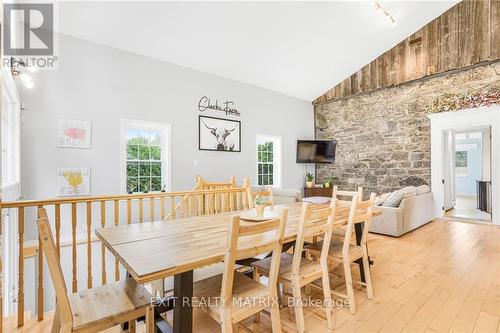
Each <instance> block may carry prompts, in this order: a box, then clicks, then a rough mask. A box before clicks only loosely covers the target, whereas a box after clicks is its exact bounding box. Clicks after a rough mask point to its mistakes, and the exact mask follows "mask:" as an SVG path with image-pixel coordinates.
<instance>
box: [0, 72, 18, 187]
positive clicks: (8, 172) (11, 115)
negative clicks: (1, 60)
mask: <svg viewBox="0 0 500 333" xmlns="http://www.w3.org/2000/svg"><path fill="white" fill-rule="evenodd" d="M7 72H8V70H3V71H2V77H3V80H2V97H3V98H2V109H3V111H2V112H1V114H2V119H1V121H2V156H1V158H2V186H9V185H13V184H16V183H19V181H20V136H21V133H20V109H19V103H18V99H17V93H16V89H15V85H14V80H13V79H12V77H11V76H10V73H7Z"/></svg>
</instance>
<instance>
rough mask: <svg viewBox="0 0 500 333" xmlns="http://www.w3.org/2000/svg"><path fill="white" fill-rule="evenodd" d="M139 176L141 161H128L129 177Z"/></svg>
mask: <svg viewBox="0 0 500 333" xmlns="http://www.w3.org/2000/svg"><path fill="white" fill-rule="evenodd" d="M137 176H139V163H138V162H127V177H137Z"/></svg>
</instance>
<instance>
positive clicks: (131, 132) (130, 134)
mask: <svg viewBox="0 0 500 333" xmlns="http://www.w3.org/2000/svg"><path fill="white" fill-rule="evenodd" d="M127 143H132V144H137V130H135V129H127Z"/></svg>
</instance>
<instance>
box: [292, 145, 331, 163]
mask: <svg viewBox="0 0 500 333" xmlns="http://www.w3.org/2000/svg"><path fill="white" fill-rule="evenodd" d="M336 147H337V141H335V140H298V141H297V163H330V164H332V163H333V162H335V148H336Z"/></svg>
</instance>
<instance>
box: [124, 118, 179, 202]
mask: <svg viewBox="0 0 500 333" xmlns="http://www.w3.org/2000/svg"><path fill="white" fill-rule="evenodd" d="M127 127H133V128H135V129H144V130H157V131H161V132H164V135H162V142H161V146H162V159H163V160H164V161H166V163H163V168H164V169H163V172H164V174H165V175H166V181H165V182H164V183H162V186H163V185H166V187H167V191H172V125H171V124H168V123H158V122H152V121H144V120H134V119H120V190H121V191H123V192H124V193H126V192H127V189H126V181H125V178H126V173H127V166H126V163H125V161H126V159H127V158H126V154H127V150H126V136H127V132H126V129H127ZM165 141H166V142H165ZM165 150H166V156H163V154H165ZM165 164H166V167H165ZM162 181H163V180H162Z"/></svg>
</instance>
